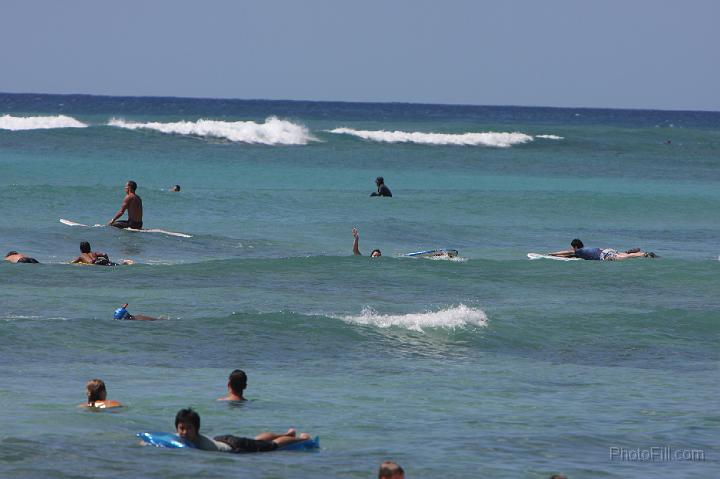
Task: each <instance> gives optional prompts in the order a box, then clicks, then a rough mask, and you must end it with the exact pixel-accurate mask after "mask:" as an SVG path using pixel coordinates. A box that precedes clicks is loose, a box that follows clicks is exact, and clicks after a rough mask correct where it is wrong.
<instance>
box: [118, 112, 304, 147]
mask: <svg viewBox="0 0 720 479" xmlns="http://www.w3.org/2000/svg"><path fill="white" fill-rule="evenodd" d="M108 125H110V126H116V127H118V128H126V129H128V130H138V129H147V130H156V131H159V132H162V133H170V134H177V135H193V136H202V137H209V138H224V139H227V140H230V141H237V142H241V143H259V144H262V145H306V144H308V142H310V141H315V140H316V138H314V137H313V136H312V135H311V134H310V132H309V131H308V129H307V128H306V127H305V126H304V125H298V124H296V123H292V122H289V121H285V120H280V119H278V118H275V117H270V118H268V119H266V120H265V123H255V122H254V121H218V120H202V119H201V120H197V121H178V122H174V123H159V122H150V123H136V122H131V121H125V120H122V119H119V118H112V119H111V120H110V121H109V122H108Z"/></svg>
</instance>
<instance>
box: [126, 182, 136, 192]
mask: <svg viewBox="0 0 720 479" xmlns="http://www.w3.org/2000/svg"><path fill="white" fill-rule="evenodd" d="M127 184H128V186H129V187H130V189H131V190H132V191H135V190H137V183H135V182H134V181H133V180H128V182H127Z"/></svg>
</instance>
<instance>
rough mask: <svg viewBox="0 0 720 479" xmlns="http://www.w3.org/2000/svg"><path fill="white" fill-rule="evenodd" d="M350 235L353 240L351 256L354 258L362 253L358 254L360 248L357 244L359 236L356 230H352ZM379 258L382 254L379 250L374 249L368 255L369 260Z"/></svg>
mask: <svg viewBox="0 0 720 479" xmlns="http://www.w3.org/2000/svg"><path fill="white" fill-rule="evenodd" d="M352 235H353V238H354V239H353V254H354V255H355V256H362V253H361V252H360V246H359V244H358V243H359V242H360V234H359V233H358V230H357V228H353V229H352ZM380 256H382V253H381V252H380V250H379V249H374V250H372V253H370V257H371V258H379V257H380Z"/></svg>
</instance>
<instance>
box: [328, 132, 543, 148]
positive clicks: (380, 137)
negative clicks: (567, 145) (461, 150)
mask: <svg viewBox="0 0 720 479" xmlns="http://www.w3.org/2000/svg"><path fill="white" fill-rule="evenodd" d="M329 132H330V133H336V134H339V135H352V136H357V137H358V138H362V139H364V140H370V141H378V142H384V143H417V144H420V145H460V146H494V147H498V148H508V147H510V146H512V145H517V144H522V143H527V142H529V141H533V137H532V136H530V135H526V134H525V133H518V132H514V133H503V132H500V133H496V132H483V133H425V132H421V131H412V132H407V131H385V130H354V129H352V128H335V129H334V130H329Z"/></svg>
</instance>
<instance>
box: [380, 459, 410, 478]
mask: <svg viewBox="0 0 720 479" xmlns="http://www.w3.org/2000/svg"><path fill="white" fill-rule="evenodd" d="M401 474H402V475H404V474H405V471H404V470H403V468H402V467H401V466H400V465H399V464H397V463H395V462H392V461H385V462H383V463H382V464H380V470H379V471H378V479H391V478H392V477H393V476H395V475H401Z"/></svg>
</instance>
